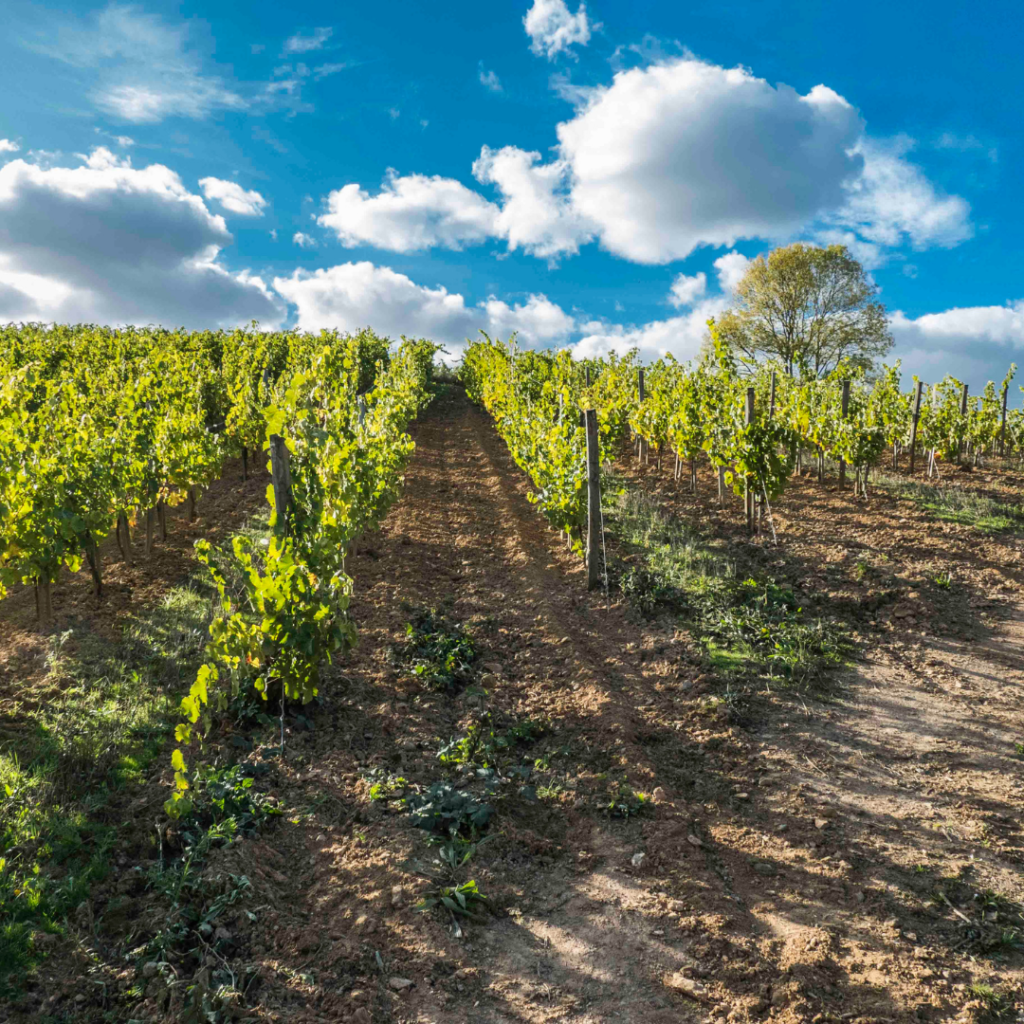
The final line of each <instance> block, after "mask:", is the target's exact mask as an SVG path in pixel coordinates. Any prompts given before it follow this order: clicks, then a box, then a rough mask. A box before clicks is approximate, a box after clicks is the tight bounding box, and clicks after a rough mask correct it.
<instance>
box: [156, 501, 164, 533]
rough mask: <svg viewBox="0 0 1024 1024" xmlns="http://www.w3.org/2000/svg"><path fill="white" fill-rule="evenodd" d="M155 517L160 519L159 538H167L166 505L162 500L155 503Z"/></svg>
mask: <svg viewBox="0 0 1024 1024" xmlns="http://www.w3.org/2000/svg"><path fill="white" fill-rule="evenodd" d="M156 517H157V519H158V520H159V521H160V539H161V540H167V506H166V505H165V504H164V503H163V502H162V501H158V502H157V503H156Z"/></svg>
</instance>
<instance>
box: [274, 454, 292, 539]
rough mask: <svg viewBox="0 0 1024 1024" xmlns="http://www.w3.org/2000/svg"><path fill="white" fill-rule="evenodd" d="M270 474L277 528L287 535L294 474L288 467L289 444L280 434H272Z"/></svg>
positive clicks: (279, 531)
mask: <svg viewBox="0 0 1024 1024" xmlns="http://www.w3.org/2000/svg"><path fill="white" fill-rule="evenodd" d="M270 476H271V481H272V483H273V487H274V514H275V517H276V520H277V523H276V526H275V529H276V530H277V532H278V533H280V534H282V535H285V536H287V534H288V533H289V532H290V531H289V528H288V515H289V511H290V509H291V504H292V475H291V471H290V469H289V467H288V446H287V445H286V444H285V443H284V438H283V437H282V436H281V435H280V434H271V435H270Z"/></svg>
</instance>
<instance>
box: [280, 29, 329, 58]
mask: <svg viewBox="0 0 1024 1024" xmlns="http://www.w3.org/2000/svg"><path fill="white" fill-rule="evenodd" d="M333 35H334V29H333V28H326V27H325V28H315V29H313V31H312V32H311V33H309V35H303V34H302V33H301V32H296V33H295V35H293V36H291V37H290V38H289V39H287V40H285V44H284V52H285V53H310V52H311V51H313V50H320V49H323V47H324V46H325V45H326V43H327V41H328V40H329V39H330V38H331V36H333Z"/></svg>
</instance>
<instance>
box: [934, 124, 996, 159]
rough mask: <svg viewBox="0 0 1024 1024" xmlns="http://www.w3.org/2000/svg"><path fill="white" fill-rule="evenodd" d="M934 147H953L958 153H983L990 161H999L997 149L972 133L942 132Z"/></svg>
mask: <svg viewBox="0 0 1024 1024" xmlns="http://www.w3.org/2000/svg"><path fill="white" fill-rule="evenodd" d="M935 148H936V149H953V150H956V151H957V152H958V153H983V154H984V155H985V157H986V158H987V159H989V160H990V161H991V162H992V163H998V162H999V150H998V148H997V147H996V146H990V145H988V144H986V143H984V142H982V141H981V139H979V138H977V137H976V136H974V135H969V134H968V135H957V134H956V133H955V132H943V133H942V134H941V135H940V136H939V137H938V139H937V140H936V142H935Z"/></svg>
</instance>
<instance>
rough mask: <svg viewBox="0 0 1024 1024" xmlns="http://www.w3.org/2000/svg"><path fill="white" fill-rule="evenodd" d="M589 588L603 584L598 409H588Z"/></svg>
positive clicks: (586, 415) (586, 413) (586, 414)
mask: <svg viewBox="0 0 1024 1024" xmlns="http://www.w3.org/2000/svg"><path fill="white" fill-rule="evenodd" d="M584 415H585V417H586V423H587V590H593V589H594V588H595V587H598V586H600V585H601V572H600V569H599V566H598V559H599V556H598V541H599V539H600V535H601V458H600V449H599V447H598V439H597V411H596V410H595V409H587V410H586V412H585V413H584Z"/></svg>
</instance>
